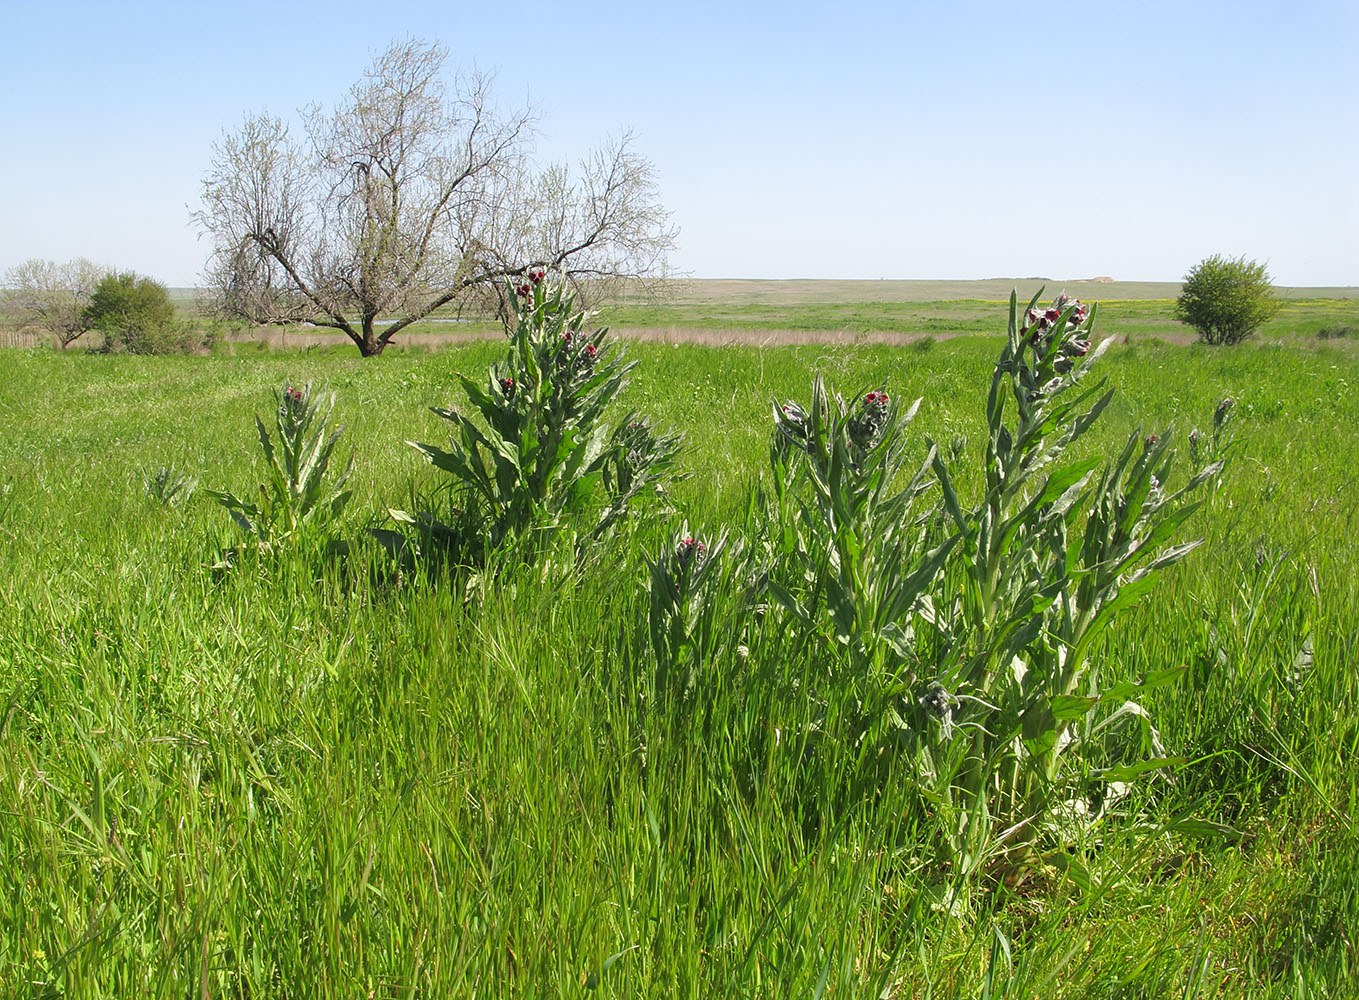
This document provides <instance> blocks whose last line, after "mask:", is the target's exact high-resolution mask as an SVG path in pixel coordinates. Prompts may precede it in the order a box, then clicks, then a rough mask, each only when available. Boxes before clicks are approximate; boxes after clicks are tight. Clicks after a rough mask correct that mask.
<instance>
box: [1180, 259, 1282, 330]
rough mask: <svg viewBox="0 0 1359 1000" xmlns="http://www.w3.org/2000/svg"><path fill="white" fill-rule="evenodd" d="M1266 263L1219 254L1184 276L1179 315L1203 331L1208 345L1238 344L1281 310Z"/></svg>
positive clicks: (1181, 318) (1196, 328) (1182, 319)
mask: <svg viewBox="0 0 1359 1000" xmlns="http://www.w3.org/2000/svg"><path fill="white" fill-rule="evenodd" d="M1279 305H1280V304H1279V301H1278V299H1276V298H1275V297H1274V289H1273V287H1272V286H1271V285H1270V282H1269V275H1268V274H1267V273H1266V272H1265V266H1264V265H1263V264H1257V263H1256V262H1255V261H1253V260H1247V259H1246V258H1245V257H1236V258H1231V257H1223V256H1220V255H1215V256H1212V257H1209V258H1207V259H1206V260H1203V261H1200V262H1199V263H1198V264H1196V265H1195V266H1194V267H1193V268H1191V269H1190V271H1189V273H1188V274H1186V275H1185V277H1184V287H1183V288H1182V289H1181V291H1180V297H1179V298H1178V299H1177V300H1176V301H1175V318H1176V319H1178V320H1179V321H1180V322H1182V323H1188V324H1189V325H1190V326H1192V327H1193V328H1194V329H1195V330H1197V331H1198V332H1199V340H1201V341H1202V342H1203V343H1205V344H1238V343H1240V342H1241V341H1243V340H1245V339H1246V338H1247V337H1249V336H1250V335H1251V334H1252V333H1254V332H1255V331H1256V330H1257V329H1258V328H1259V327H1260V326H1261V325H1262V324H1264V323H1267V322H1268V321H1269V320H1270V319H1272V318H1273V317H1274V315H1275V314H1276V313H1277V312H1278V311H1279Z"/></svg>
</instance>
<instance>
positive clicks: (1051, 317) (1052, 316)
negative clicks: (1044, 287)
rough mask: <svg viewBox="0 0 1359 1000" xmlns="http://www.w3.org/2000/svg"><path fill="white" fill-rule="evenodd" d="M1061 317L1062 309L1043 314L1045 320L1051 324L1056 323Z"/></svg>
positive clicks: (1050, 310)
mask: <svg viewBox="0 0 1359 1000" xmlns="http://www.w3.org/2000/svg"><path fill="white" fill-rule="evenodd" d="M1061 315H1062V312H1061V310H1060V309H1049V310H1048V311H1047V312H1045V313H1043V318H1044V319H1045V320H1047V321H1048V322H1049V323H1055V322H1057V319H1058V317H1060V316H1061Z"/></svg>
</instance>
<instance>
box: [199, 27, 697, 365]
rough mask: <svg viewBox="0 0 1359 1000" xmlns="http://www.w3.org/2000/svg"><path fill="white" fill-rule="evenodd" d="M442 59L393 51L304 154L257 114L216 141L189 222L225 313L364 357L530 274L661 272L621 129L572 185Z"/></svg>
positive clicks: (316, 131)
mask: <svg viewBox="0 0 1359 1000" xmlns="http://www.w3.org/2000/svg"><path fill="white" fill-rule="evenodd" d="M446 59H447V53H446V51H445V50H444V49H443V48H442V47H441V46H438V45H425V44H423V43H420V42H407V43H404V44H399V45H394V46H392V47H391V48H390V49H388V50H387V51H386V52H385V53H383V54H382V55H380V56H378V57H377V58H376V59H375V60H374V63H373V65H372V67H371V68H370V69H369V70H368V72H367V73H366V74H365V75H364V77H363V79H362V80H360V81H359V82H358V83H356V84H355V85H354V86H353V87H352V88H351V89H350V92H349V94H348V95H347V96H346V97H345V98H344V100H342V101H341V102H340V104H339V105H338V106H337V107H336V108H335V109H334V110H333V111H330V112H325V111H323V110H322V109H321V108H320V107H319V106H312V107H310V108H307V109H304V110H303V111H302V113H301V114H302V119H303V122H304V125H305V130H306V134H307V141H306V142H305V143H298V142H296V141H294V140H293V139H292V137H291V136H290V135H289V130H288V128H287V126H286V125H285V124H284V123H283V122H282V121H281V120H279V119H277V118H271V117H269V116H267V115H265V116H256V117H248V118H246V120H245V122H244V124H243V125H242V126H241V128H240V129H239V130H238V131H236V132H234V133H229V134H225V135H224V136H223V138H222V139H221V141H220V142H218V143H217V144H215V145H214V147H213V162H212V170H211V172H210V173H209V175H208V176H207V177H206V178H205V179H204V181H203V206H202V208H201V209H200V210H199V211H197V212H195V213H194V218H195V220H196V221H197V223H198V224H199V226H200V228H201V229H202V231H203V232H204V233H205V234H207V235H209V236H210V237H211V239H212V245H213V250H212V255H211V258H210V260H209V264H208V275H209V279H210V281H211V283H212V285H213V286H214V288H215V290H216V292H217V294H218V295H219V296H220V301H221V304H222V305H223V307H224V308H225V309H226V310H227V311H229V312H231V313H233V314H235V315H238V316H241V317H244V318H246V319H249V320H251V321H252V322H256V323H287V322H309V323H314V324H316V325H318V326H328V327H333V328H335V329H337V330H342V331H343V332H344V333H345V334H346V335H348V337H349V338H350V339H351V340H352V341H354V343H355V344H356V345H357V346H358V348H359V351H360V353H361V354H363V355H364V356H365V357H371V356H373V355H376V354H380V353H382V349H383V348H384V347H386V346H387V344H388V343H390V342H391V340H392V338H393V337H394V336H395V335H396V334H397V333H399V332H400V331H401V330H403V329H404V328H405V327H407V326H409V325H410V324H411V323H414V322H416V321H417V320H420V319H422V318H424V317H425V316H428V315H429V314H430V313H432V312H433V311H434V310H436V309H439V308H441V307H443V306H445V305H449V304H450V303H451V304H455V305H461V304H462V303H463V302H465V301H466V300H467V297H468V296H469V295H471V294H473V293H474V292H475V291H476V290H478V289H484V288H485V287H486V286H487V285H488V284H495V283H497V282H499V281H500V280H501V279H504V278H508V277H513V276H518V275H523V274H525V273H526V272H527V271H528V270H529V269H530V268H535V267H542V268H548V269H559V270H561V271H563V272H565V273H566V274H567V275H568V276H571V277H574V278H577V279H579V278H594V277H606V276H620V275H645V274H648V273H652V272H654V271H656V270H657V269H659V268H661V267H663V264H664V259H665V254H666V252H667V251H668V250H669V249H670V248H671V247H672V246H673V243H674V237H675V231H674V230H673V229H672V228H670V226H669V223H668V215H667V214H666V212H665V211H664V210H663V209H662V208H661V207H660V206H659V204H658V203H657V201H656V194H657V192H656V185H655V182H654V180H653V177H652V172H651V166H650V164H649V163H648V162H647V161H646V160H644V159H642V158H641V157H639V156H638V155H637V154H636V153H634V152H633V149H632V145H633V138H632V135H631V134H630V133H629V134H625V135H623V136H622V138H620V139H618V140H616V141H614V142H612V143H609V144H606V145H605V146H603V147H601V148H600V149H599V150H598V151H596V152H595V153H593V154H592V155H591V156H590V157H588V158H587V159H586V160H585V161H583V163H582V164H581V166H580V170H579V171H578V173H576V174H572V173H571V172H570V171H568V170H567V169H565V168H564V167H561V166H553V167H549V168H547V169H546V170H541V171H539V170H535V169H534V167H533V165H532V164H531V163H530V161H529V158H528V143H529V140H530V138H531V134H532V130H533V118H532V115H531V113H530V112H529V111H528V110H519V111H516V112H514V113H512V114H509V115H502V114H500V113H498V112H497V111H496V110H495V109H494V107H493V106H492V104H491V99H490V81H489V79H488V78H487V77H485V76H482V75H459V76H457V77H456V78H455V80H454V82H453V87H452V89H451V91H450V89H449V88H448V86H447V85H446V84H445V82H444V65H445V62H446Z"/></svg>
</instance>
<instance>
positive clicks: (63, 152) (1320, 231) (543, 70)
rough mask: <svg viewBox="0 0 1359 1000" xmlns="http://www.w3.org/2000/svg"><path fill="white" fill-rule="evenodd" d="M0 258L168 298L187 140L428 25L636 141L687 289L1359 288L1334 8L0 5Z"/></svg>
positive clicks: (1356, 20)
mask: <svg viewBox="0 0 1359 1000" xmlns="http://www.w3.org/2000/svg"><path fill="white" fill-rule="evenodd" d="M0 24H3V25H4V35H5V44H4V50H5V67H4V79H3V83H0V136H3V140H4V147H5V148H4V149H3V152H0V192H3V194H0V271H3V270H5V269H8V268H9V267H11V266H13V265H14V264H16V263H19V262H20V261H22V260H24V259H27V258H29V257H44V258H52V259H55V260H66V259H69V258H71V257H77V256H84V257H90V258H92V259H94V260H96V261H99V262H103V263H107V264H110V265H114V266H117V267H121V268H132V269H135V270H138V271H141V272H143V273H146V274H150V275H151V276H153V277H155V278H157V279H159V280H161V281H163V282H166V283H167V284H170V285H176V286H182V285H190V284H196V283H198V281H199V275H200V273H201V271H202V268H203V264H204V259H205V248H206V245H205V243H203V242H201V241H199V240H198V238H197V233H196V231H195V230H194V228H193V227H192V225H191V223H190V220H189V212H190V210H191V209H192V208H193V207H196V206H197V202H198V193H199V187H200V183H201V179H202V177H203V175H204V174H205V172H206V171H207V167H208V163H209V160H210V156H211V153H210V146H211V144H212V142H213V140H214V139H216V138H218V137H219V136H220V134H221V132H222V130H223V129H225V128H231V127H234V126H235V125H237V124H238V123H239V122H240V120H241V118H242V116H243V114H244V113H245V112H247V111H252V112H253V111H262V110H268V111H270V112H272V113H274V114H277V115H282V116H284V117H291V116H293V115H294V114H295V112H296V109H297V108H298V107H300V106H302V105H304V104H307V103H310V102H322V103H330V102H332V101H333V100H334V99H336V98H338V97H339V96H340V95H341V94H342V93H343V92H344V91H345V90H346V89H347V88H348V86H349V85H350V84H351V83H353V82H354V81H355V80H356V79H357V78H358V77H359V76H360V74H361V73H362V71H363V70H364V68H365V67H366V66H367V65H368V63H369V62H370V60H371V57H372V55H373V54H374V53H375V52H377V51H379V50H381V49H384V48H386V46H387V45H388V44H389V43H390V42H391V41H393V40H404V39H405V38H408V37H415V38H423V39H426V40H438V41H441V42H443V43H444V44H445V45H446V46H447V47H448V48H449V50H450V52H451V54H452V58H453V60H454V61H457V62H460V63H462V64H464V65H468V66H472V65H476V66H478V67H480V68H482V69H488V70H494V71H496V73H497V78H496V92H497V94H498V96H499V97H500V99H501V101H502V102H503V103H504V104H505V105H506V106H507V107H508V106H511V105H514V104H518V103H522V102H523V101H524V100H525V99H526V98H528V99H531V100H532V102H533V103H534V104H535V105H536V106H537V107H538V108H539V110H540V111H541V114H542V131H541V133H540V136H539V140H538V150H539V153H540V154H541V155H542V156H543V157H545V158H552V159H575V158H576V157H578V156H580V155H582V154H584V153H585V152H587V151H588V149H589V148H590V147H591V146H592V145H594V144H595V143H596V142H598V141H599V140H600V139H601V138H602V137H604V136H605V135H606V134H609V133H617V132H619V131H620V130H621V129H623V128H629V127H630V128H632V129H634V130H635V131H636V132H637V134H638V144H637V148H638V150H639V151H640V152H641V153H642V154H644V155H645V156H647V157H648V158H649V159H650V160H651V161H652V162H653V164H654V166H655V168H656V174H657V178H658V180H659V182H660V186H661V198H662V202H663V203H664V205H665V206H666V207H667V208H668V209H669V210H670V211H671V212H672V213H673V221H674V223H675V224H676V225H678V226H679V228H680V237H679V245H678V249H677V251H676V252H675V254H674V256H673V258H672V263H673V264H674V265H675V267H677V268H678V269H679V270H681V271H685V272H688V273H691V274H692V275H694V276H696V277H760V278H792V277H819V278H879V277H886V278H985V277H1000V276H1005V277H1024V276H1030V275H1042V276H1045V277H1053V278H1058V279H1063V278H1066V279H1071V278H1081V277H1090V276H1094V275H1110V276H1113V277H1115V278H1119V279H1123V280H1175V279H1177V278H1179V277H1180V276H1182V275H1183V274H1184V272H1185V270H1186V269H1187V268H1188V267H1190V266H1191V265H1192V264H1194V263H1195V262H1196V261H1198V260H1200V259H1202V258H1203V257H1205V256H1208V255H1209V254H1213V253H1226V254H1231V255H1236V254H1246V255H1247V256H1250V257H1253V258H1257V259H1260V260H1265V261H1267V262H1268V264H1269V269H1270V272H1271V273H1272V275H1273V276H1274V278H1275V280H1276V281H1278V282H1280V283H1282V284H1290V285H1356V284H1359V2H1356V0H1334V2H1331V0H1326V2H1312V0H1292V2H1277V3H1253V2H1222V3H1219V2H1201V3H1200V2H1194V0H1180V2H1175V3H1162V2H1159V0H1144V2H1140V3H1122V2H1113V3H1099V2H1095V0H1090V2H1087V3H1083V4H1076V3H1069V4H1067V3H1050V2H1041V0H1040V2H1033V3H1012V2H1011V3H967V2H955V3H944V2H937V3H934V2H931V3H907V2H902V3H895V4H889V3H868V2H858V0H843V2H837V3H829V2H828V3H815V4H813V3H806V4H800V3H783V4H778V5H774V4H764V3H739V2H733V3H712V4H709V3H686V4H679V3H674V4H672V3H651V4H646V3H617V4H613V3H594V2H590V0H581V2H577V3H571V4H560V5H556V4H534V3H531V2H530V3H515V4H506V5H500V4H496V3H492V2H485V0H482V2H476V3H464V2H439V3H436V2H427V3H416V2H404V0H383V2H369V3H362V4H357V3H346V2H343V0H335V2H328V3H313V2H310V0H308V2H293V0H274V2H270V3H255V2H233V3H202V2H198V0H181V2H179V3H173V4H169V3H165V4H162V3H130V2H129V3H119V2H114V0H109V2H100V3H88V4H81V3H71V2H61V0H48V2H46V3H37V2H16V0H0Z"/></svg>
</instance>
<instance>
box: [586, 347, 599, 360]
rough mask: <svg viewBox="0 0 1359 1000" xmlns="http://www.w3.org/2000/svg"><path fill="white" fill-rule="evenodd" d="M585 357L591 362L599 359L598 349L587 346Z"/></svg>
mask: <svg viewBox="0 0 1359 1000" xmlns="http://www.w3.org/2000/svg"><path fill="white" fill-rule="evenodd" d="M585 356H586V357H587V358H589V359H590V360H591V361H593V360H594V359H595V358H597V357H599V348H598V347H596V346H595V345H594V344H589V345H588V346H586V348H585Z"/></svg>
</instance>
